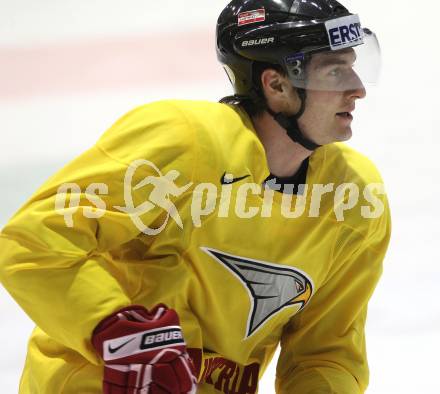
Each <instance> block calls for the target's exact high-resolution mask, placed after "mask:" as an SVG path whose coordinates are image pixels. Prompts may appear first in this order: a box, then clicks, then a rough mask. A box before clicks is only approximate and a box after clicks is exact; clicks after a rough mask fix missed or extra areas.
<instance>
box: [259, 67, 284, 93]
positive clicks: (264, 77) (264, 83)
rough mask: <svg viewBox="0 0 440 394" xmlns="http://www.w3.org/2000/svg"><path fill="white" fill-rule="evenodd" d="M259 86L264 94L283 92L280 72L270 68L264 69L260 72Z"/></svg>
mask: <svg viewBox="0 0 440 394" xmlns="http://www.w3.org/2000/svg"><path fill="white" fill-rule="evenodd" d="M261 87H262V88H263V92H264V93H265V95H266V96H272V95H278V94H280V93H283V83H282V76H281V74H280V73H279V72H278V71H275V70H273V69H271V68H268V69H266V70H264V71H263V72H262V73H261Z"/></svg>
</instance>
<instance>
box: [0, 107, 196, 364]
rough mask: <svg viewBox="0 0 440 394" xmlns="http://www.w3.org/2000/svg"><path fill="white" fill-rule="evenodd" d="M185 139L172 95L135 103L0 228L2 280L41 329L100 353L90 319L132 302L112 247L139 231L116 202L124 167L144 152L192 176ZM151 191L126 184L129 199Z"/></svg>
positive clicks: (153, 218)
mask: <svg viewBox="0 0 440 394" xmlns="http://www.w3.org/2000/svg"><path fill="white" fill-rule="evenodd" d="M165 146H167V148H166V149H165V148H164V147H165ZM192 147H193V143H192V137H191V130H188V127H187V122H186V120H185V119H184V118H183V117H182V116H181V114H180V113H179V111H178V110H176V109H175V108H174V107H173V106H172V105H171V104H167V103H163V102H162V103H156V104H150V105H147V106H144V107H141V108H139V109H136V110H134V111H133V112H131V113H129V114H128V115H126V116H125V117H123V118H122V119H120V120H119V121H118V122H117V123H116V124H115V125H114V126H113V127H112V128H110V129H109V131H108V132H106V133H105V134H104V135H103V137H102V138H101V139H100V140H99V141H98V143H97V144H96V145H95V146H94V147H93V148H91V149H90V150H88V151H87V152H85V153H84V154H82V155H81V156H80V157H78V158H77V159H75V160H74V161H73V162H71V163H70V164H68V165H67V166H66V167H65V168H63V169H62V170H61V171H59V172H58V173H57V174H55V175H54V176H52V177H51V178H50V179H49V180H48V181H47V182H46V183H45V184H44V185H43V186H42V187H41V188H40V189H39V190H38V191H37V192H36V193H35V194H34V195H33V196H32V197H31V199H30V200H29V201H28V202H27V203H26V204H25V205H24V206H23V207H22V208H21V209H20V210H19V211H18V212H17V213H16V214H15V215H14V216H13V217H12V219H11V220H10V221H9V223H7V225H6V226H5V227H4V228H3V230H2V232H1V233H0V281H1V283H2V284H3V285H4V287H5V288H6V289H7V290H8V292H9V293H10V294H11V295H12V297H13V298H14V299H15V300H16V301H17V302H18V304H19V305H20V306H21V307H22V308H23V309H24V311H25V312H26V313H27V314H28V315H29V317H30V318H31V319H32V320H33V321H34V322H35V323H36V324H37V325H38V326H39V327H40V328H41V329H42V330H43V331H45V332H46V333H47V334H48V335H49V336H51V337H52V338H53V339H54V340H56V341H58V342H59V343H61V344H63V345H65V346H67V347H69V348H71V349H74V350H75V351H77V352H79V353H80V354H81V355H83V356H84V357H85V358H87V359H88V360H89V362H91V363H95V364H96V363H100V361H99V359H98V356H97V354H96V353H95V351H94V350H93V347H92V345H91V343H90V336H91V333H92V331H93V329H94V328H95V326H96V325H97V323H98V322H99V321H101V320H102V319H103V318H104V317H106V316H107V315H109V314H111V313H112V312H113V311H115V310H117V309H119V308H122V307H124V306H127V305H130V304H131V303H132V302H131V299H130V294H131V292H132V289H130V286H129V284H128V279H127V277H126V276H124V274H123V273H124V268H123V267H117V264H118V263H117V262H115V261H112V255H111V253H110V251H111V250H112V249H114V248H117V247H118V246H120V245H123V244H125V243H127V242H129V241H130V240H133V239H135V238H136V237H138V236H139V234H141V230H140V229H139V227H138V226H136V225H135V223H134V222H133V221H132V220H131V219H132V218H131V217H130V214H129V213H128V212H125V211H124V210H121V209H120V207H125V206H126V201H125V197H124V179H125V175H126V172H127V169H128V168H129V166H130V164H131V162H132V161H133V160H135V159H147V160H149V161H151V162H153V163H155V164H156V165H157V167H158V168H159V169H160V170H161V171H163V173H166V172H167V171H168V169H171V168H173V169H178V170H179V171H180V175H181V178H179V181H180V180H182V182H186V181H188V182H189V181H190V179H191V176H192V167H193V165H194V163H193V162H194V158H193V148H192ZM149 175H153V176H154V175H157V174H155V171H154V170H153V169H151V168H150V169H149V168H148V167H147V166H142V167H140V168H139V169H138V170H137V171H135V173H134V175H133V180H132V186H133V185H135V184H137V183H139V182H141V181H142V180H143V179H145V177H147V176H149ZM183 178H184V179H183ZM63 185H64V186H63ZM69 185H70V186H69ZM99 185H101V186H99ZM102 185H105V186H102ZM65 186H68V188H67V189H63V190H65V191H66V190H67V192H65V193H64V195H63V194H62V193H61V197H63V196H64V197H63V198H64V200H63V203H62V207H61V208H60V207H59V200H57V198H58V199H60V190H61V189H60V187H65ZM97 191H99V193H98V192H97ZM148 191H149V189H148V187H142V188H139V189H138V190H134V188H131V196H132V199H133V203H134V206H138V205H139V204H141V203H142V202H145V201H147V198H148V196H149V194H148ZM98 197H99V199H98ZM57 204H58V205H57ZM57 207H58V208H57ZM65 214H66V215H67V217H68V219H66V216H65ZM161 215H163V210H161V209H160V208H159V207H154V208H152V209H150V210H148V211H147V212H145V213H143V214H142V215H141V217H140V219H141V220H142V222H143V223H145V224H147V225H149V226H151V227H153V228H154V226H155V225H156V224H155V223H156V222H157V221H158V220H159V219H160V217H161ZM115 264H116V265H115Z"/></svg>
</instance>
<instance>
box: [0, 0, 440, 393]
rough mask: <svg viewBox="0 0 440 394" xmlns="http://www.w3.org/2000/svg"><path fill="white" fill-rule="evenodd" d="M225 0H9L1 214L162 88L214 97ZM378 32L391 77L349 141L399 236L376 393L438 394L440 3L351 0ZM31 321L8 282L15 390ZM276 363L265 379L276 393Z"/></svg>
mask: <svg viewBox="0 0 440 394" xmlns="http://www.w3.org/2000/svg"><path fill="white" fill-rule="evenodd" d="M225 4H226V2H225V1H221V0H210V1H206V0H203V1H202V0H192V1H187V2H183V1H169V0H161V1H158V2H155V1H152V0H142V1H140V0H130V1H129V2H122V1H117V0H87V1H84V0H82V1H78V0H76V1H72V0H63V1H62V2H60V1H55V0H40V1H38V2H37V1H35V2H30V1H23V0H15V1H14V2H9V1H8V2H7V1H6V0H0V9H1V13H0V125H1V126H0V127H1V128H0V133H1V138H0V185H1V191H2V193H1V194H0V225H1V226H2V225H4V224H5V223H6V221H7V219H8V217H10V216H11V215H12V214H13V213H14V212H15V210H17V209H18V208H19V207H20V206H21V205H22V204H23V203H24V202H25V200H26V199H27V198H28V197H29V196H30V194H31V193H32V192H33V191H34V190H35V189H36V187H37V186H39V185H40V184H41V183H42V182H43V181H44V180H45V179H46V178H47V177H48V176H49V175H50V174H52V173H53V172H55V171H56V170H57V169H58V168H60V167H61V166H62V165H63V164H64V163H67V162H68V161H69V160H70V159H72V158H74V157H75V156H76V155H78V154H79V153H80V152H82V151H83V150H85V149H87V148H88V147H89V146H91V145H92V144H93V142H94V141H95V140H96V139H97V138H98V136H99V135H100V134H101V133H102V132H103V131H105V130H106V128H108V127H109V126H110V125H111V124H112V123H113V122H114V121H115V120H116V119H117V118H118V117H119V116H121V115H122V114H123V113H124V112H126V111H127V110H129V109H131V108H132V107H134V106H136V105H140V104H143V103H146V102H150V101H154V100H157V99H160V98H200V99H209V100H217V99H218V98H220V97H221V96H223V95H225V94H227V93H229V92H230V88H229V86H228V82H227V79H226V76H225V75H224V74H223V72H222V70H221V69H220V67H219V66H218V65H217V64H216V59H215V53H214V41H213V40H214V28H215V22H216V18H217V15H218V13H219V11H220V10H221V9H222V8H223V7H224V5H225ZM344 4H345V5H346V6H347V7H348V8H350V10H351V11H352V12H356V13H359V14H360V16H361V21H362V23H363V25H365V26H369V27H370V28H371V29H372V30H374V31H375V32H376V33H377V35H378V37H379V39H380V42H381V46H382V54H383V72H382V81H381V85H380V86H379V87H377V88H372V89H370V90H369V92H368V97H367V98H366V99H365V100H364V101H363V102H362V103H359V105H358V109H357V110H356V112H355V121H354V137H353V139H352V140H351V142H350V144H351V145H352V146H354V147H355V148H357V149H359V150H361V151H362V152H363V153H365V154H366V155H367V156H369V157H370V158H371V159H372V160H373V161H374V162H375V163H376V165H377V166H378V167H379V169H380V170H381V172H382V175H383V177H384V179H385V182H386V186H387V191H388V194H389V199H390V203H391V208H392V214H393V236H392V241H391V245H390V249H389V253H388V255H387V257H386V260H385V271H384V275H383V278H382V280H381V282H380V284H379V287H378V289H377V291H376V293H375V295H374V297H373V299H372V301H371V304H370V313H369V321H368V326H367V340H368V354H369V361H370V367H371V384H370V387H369V389H368V394H390V393H391V394H394V393H399V394H403V393H414V392H417V393H438V392H440V384H439V383H438V377H437V375H438V373H439V371H438V369H439V367H438V355H439V354H440V308H439V295H438V293H437V290H438V288H439V282H440V268H439V264H440V253H439V248H438V243H439V241H440V230H439V226H438V219H439V213H438V202H439V199H438V193H439V192H440V182H439V175H438V174H439V171H440V162H439V155H438V148H439V145H440V137H439V135H438V132H439V130H438V126H437V121H438V116H437V114H438V113H439V100H438V90H439V87H440V86H439V85H440V84H439V82H438V70H439V69H440V61H439V55H438V48H439V44H438V42H439V37H438V33H437V31H438V29H437V24H438V21H437V19H436V15H438V13H439V11H440V7H439V6H438V3H437V2H435V1H434V0H431V1H424V2H421V3H419V4H420V5H417V4H416V3H415V2H414V1H409V0H400V1H397V0H387V1H381V0H370V1H360V0H358V1H355V0H353V1H345V2H344ZM31 328H32V322H31V321H30V320H29V319H28V318H27V317H26V316H25V315H24V313H23V312H21V310H20V309H19V307H18V306H17V305H16V304H15V302H14V301H13V300H12V299H11V298H10V296H9V295H8V294H7V293H6V292H5V291H4V289H3V288H2V287H1V286H0V346H1V349H2V350H1V352H0V382H1V383H0V385H1V391H2V393H15V392H17V384H18V380H19V376H20V373H21V368H22V365H23V362H24V357H25V353H26V342H27V338H28V336H29V333H30V330H31ZM273 377H274V364H272V365H271V367H270V369H269V370H268V371H267V373H266V376H265V378H264V380H263V382H262V383H261V384H260V390H261V392H262V393H264V394H266V393H273V392H274V389H273Z"/></svg>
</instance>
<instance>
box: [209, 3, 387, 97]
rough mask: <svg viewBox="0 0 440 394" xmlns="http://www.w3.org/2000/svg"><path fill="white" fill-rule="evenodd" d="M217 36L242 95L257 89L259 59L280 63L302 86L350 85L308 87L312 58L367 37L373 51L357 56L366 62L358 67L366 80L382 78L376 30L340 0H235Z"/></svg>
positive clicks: (223, 58) (221, 54) (223, 15)
mask: <svg viewBox="0 0 440 394" xmlns="http://www.w3.org/2000/svg"><path fill="white" fill-rule="evenodd" d="M216 40H217V57H218V60H219V61H220V62H221V63H222V64H223V66H224V68H225V70H226V72H227V74H228V77H229V79H230V81H231V83H232V85H233V87H234V91H235V93H236V94H237V95H242V96H250V97H253V96H255V94H257V93H258V92H256V88H257V87H256V86H255V85H256V83H255V82H256V81H254V75H253V72H254V65H255V64H256V63H258V62H259V63H270V64H276V65H279V66H281V67H282V69H283V70H284V71H285V73H286V74H287V75H288V76H289V78H290V79H291V81H292V83H293V85H294V86H296V87H298V88H304V89H307V88H311V89H336V90H338V89H346V88H347V86H346V85H344V87H340V88H338V87H335V86H334V85H326V84H322V85H320V86H308V82H309V81H308V80H307V74H306V72H305V66H306V64H307V61H308V60H309V59H310V56H311V55H313V54H315V53H318V52H325V51H328V52H333V51H339V50H344V49H345V50H346V49H347V48H357V47H363V46H364V45H363V44H364V43H367V42H368V43H369V45H368V47H369V48H370V50H369V53H368V55H367V56H362V57H361V58H360V56H357V58H358V59H357V61H356V63H358V62H359V63H360V65H361V66H362V65H363V66H364V67H360V68H359V71H357V72H358V74H359V73H363V74H364V75H365V74H367V75H365V77H364V76H363V75H362V76H361V75H360V78H361V79H362V81H363V82H374V80H375V79H377V71H378V68H379V67H378V64H377V62H378V60H379V57H380V51H379V47H378V43H377V40H376V39H375V36H374V34H373V33H372V32H371V31H370V30H368V29H363V28H362V27H361V24H360V21H359V17H358V16H357V15H353V14H351V13H350V12H349V11H348V10H347V9H346V8H345V7H344V6H343V5H342V4H340V3H338V2H337V1H336V0H233V1H231V2H230V3H229V4H228V5H227V7H226V8H225V9H224V10H223V12H222V13H221V14H220V16H219V18H218V22H217V36H216ZM356 52H358V49H356ZM373 55H374V56H373ZM361 61H364V63H367V66H366V67H365V64H362V62H361ZM365 70H368V73H365Z"/></svg>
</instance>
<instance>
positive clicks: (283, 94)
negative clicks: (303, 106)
mask: <svg viewBox="0 0 440 394" xmlns="http://www.w3.org/2000/svg"><path fill="white" fill-rule="evenodd" d="M261 88H262V90H263V93H264V96H265V97H266V101H267V104H268V105H269V107H270V108H271V109H272V111H274V112H285V113H289V114H290V113H296V112H297V111H298V110H299V107H300V100H299V97H298V94H297V92H296V91H295V89H294V88H293V86H292V84H291V82H290V81H289V78H288V77H286V76H284V75H282V74H281V73H279V72H278V71H276V70H274V69H271V68H268V69H266V70H264V71H263V72H262V73H261Z"/></svg>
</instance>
